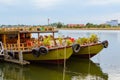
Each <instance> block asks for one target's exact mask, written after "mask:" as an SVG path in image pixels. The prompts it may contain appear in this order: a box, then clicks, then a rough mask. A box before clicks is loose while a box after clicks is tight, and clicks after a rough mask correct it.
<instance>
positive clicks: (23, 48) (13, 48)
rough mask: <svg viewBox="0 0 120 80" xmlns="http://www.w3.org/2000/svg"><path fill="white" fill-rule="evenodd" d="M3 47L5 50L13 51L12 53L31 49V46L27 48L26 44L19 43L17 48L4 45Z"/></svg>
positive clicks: (11, 45)
mask: <svg viewBox="0 0 120 80" xmlns="http://www.w3.org/2000/svg"><path fill="white" fill-rule="evenodd" d="M4 46H6V50H13V51H18V50H31V49H32V46H27V44H26V43H20V46H18V44H6V45H4Z"/></svg>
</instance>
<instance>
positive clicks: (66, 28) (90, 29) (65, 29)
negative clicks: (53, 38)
mask: <svg viewBox="0 0 120 80" xmlns="http://www.w3.org/2000/svg"><path fill="white" fill-rule="evenodd" d="M57 29H58V30H120V27H119V28H57Z"/></svg>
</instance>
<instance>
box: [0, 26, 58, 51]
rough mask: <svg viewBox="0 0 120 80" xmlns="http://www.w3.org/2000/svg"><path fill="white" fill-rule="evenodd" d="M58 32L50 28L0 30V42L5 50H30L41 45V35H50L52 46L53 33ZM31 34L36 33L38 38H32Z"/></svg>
mask: <svg viewBox="0 0 120 80" xmlns="http://www.w3.org/2000/svg"><path fill="white" fill-rule="evenodd" d="M56 32H58V31H57V30H54V28H52V27H50V28H48V27H18V28H15V27H14V28H1V29H0V41H1V42H2V43H3V46H4V49H6V50H14V51H19V50H31V49H32V48H34V47H39V46H41V45H42V42H41V40H42V39H41V37H40V34H41V33H52V38H53V42H54V44H56V42H55V40H54V33H56ZM32 33H37V35H38V36H37V37H38V38H33V37H32Z"/></svg>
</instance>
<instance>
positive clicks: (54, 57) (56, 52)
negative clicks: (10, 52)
mask: <svg viewBox="0 0 120 80" xmlns="http://www.w3.org/2000/svg"><path fill="white" fill-rule="evenodd" d="M71 55H72V48H71V46H69V47H61V48H56V49H51V50H49V52H48V53H47V54H40V55H39V57H36V56H34V55H33V54H32V51H30V52H23V59H24V60H28V61H32V62H33V61H36V62H47V63H63V62H64V60H66V59H68V58H69V57H70V56H71ZM16 57H17V58H18V54H16Z"/></svg>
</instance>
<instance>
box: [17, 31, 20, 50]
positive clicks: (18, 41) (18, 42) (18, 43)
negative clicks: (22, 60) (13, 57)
mask: <svg viewBox="0 0 120 80" xmlns="http://www.w3.org/2000/svg"><path fill="white" fill-rule="evenodd" d="M17 45H18V50H19V51H20V33H18V40H17Z"/></svg>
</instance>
